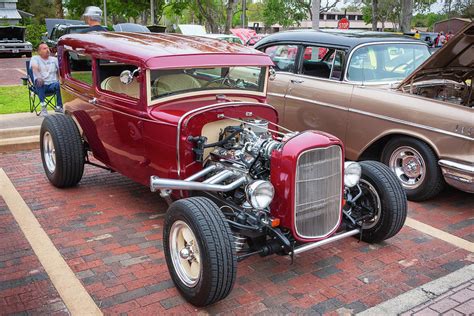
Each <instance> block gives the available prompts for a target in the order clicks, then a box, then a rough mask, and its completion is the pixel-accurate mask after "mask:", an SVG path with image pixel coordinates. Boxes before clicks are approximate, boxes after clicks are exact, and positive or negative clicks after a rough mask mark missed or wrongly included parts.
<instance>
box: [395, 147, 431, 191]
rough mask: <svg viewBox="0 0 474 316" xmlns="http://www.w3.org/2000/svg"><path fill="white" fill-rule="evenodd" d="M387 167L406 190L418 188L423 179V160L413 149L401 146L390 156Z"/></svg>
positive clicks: (424, 166) (424, 168) (424, 169)
mask: <svg viewBox="0 0 474 316" xmlns="http://www.w3.org/2000/svg"><path fill="white" fill-rule="evenodd" d="M388 166H389V167H390V169H392V171H393V172H395V175H396V176H397V178H398V180H400V182H401V183H402V185H403V187H404V188H406V189H416V188H418V187H419V186H420V185H421V184H422V183H423V180H424V179H425V175H426V164H425V160H424V159H423V156H421V154H420V153H419V152H418V151H417V150H416V149H414V148H413V147H409V146H402V147H399V148H397V149H396V150H394V151H393V152H392V154H391V155H390V159H389V162H388Z"/></svg>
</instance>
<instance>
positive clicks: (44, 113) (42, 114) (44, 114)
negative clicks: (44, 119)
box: [39, 108, 48, 116]
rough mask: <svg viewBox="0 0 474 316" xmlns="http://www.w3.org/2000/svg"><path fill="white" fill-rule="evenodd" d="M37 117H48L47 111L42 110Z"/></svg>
mask: <svg viewBox="0 0 474 316" xmlns="http://www.w3.org/2000/svg"><path fill="white" fill-rule="evenodd" d="M39 115H40V116H48V110H46V108H42V109H41V112H40V114H39Z"/></svg>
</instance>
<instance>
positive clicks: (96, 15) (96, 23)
mask: <svg viewBox="0 0 474 316" xmlns="http://www.w3.org/2000/svg"><path fill="white" fill-rule="evenodd" d="M82 18H83V19H84V21H85V22H86V24H87V25H89V28H87V29H85V30H84V31H83V33H87V32H93V31H97V32H101V31H103V32H107V29H106V28H105V27H103V26H102V25H100V22H101V21H102V10H101V9H100V8H99V7H94V6H90V7H87V8H86V9H85V10H84V14H83V15H82ZM106 23H107V21H106Z"/></svg>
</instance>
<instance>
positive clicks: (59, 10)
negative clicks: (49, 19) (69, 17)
mask: <svg viewBox="0 0 474 316" xmlns="http://www.w3.org/2000/svg"><path fill="white" fill-rule="evenodd" d="M54 7H55V8H56V17H57V18H58V19H64V10H63V1H62V0H54Z"/></svg>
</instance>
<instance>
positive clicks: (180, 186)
mask: <svg viewBox="0 0 474 316" xmlns="http://www.w3.org/2000/svg"><path fill="white" fill-rule="evenodd" d="M229 172H230V171H229ZM230 173H232V172H230ZM217 176H219V178H217ZM224 176H225V179H227V178H228V177H230V176H231V175H230V174H223V173H218V174H217V175H216V176H214V177H213V178H215V179H214V180H213V182H216V181H217V180H219V182H220V181H222V180H221V179H223V178H224ZM246 182H247V179H246V178H245V177H243V176H242V177H240V178H237V179H236V180H234V181H232V182H231V183H229V184H216V183H203V182H197V181H186V180H174V179H162V178H159V177H157V176H151V177H150V189H151V192H156V191H158V190H163V189H168V190H185V191H210V192H228V191H232V190H235V189H237V188H238V187H240V186H241V185H242V184H244V183H246Z"/></svg>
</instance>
